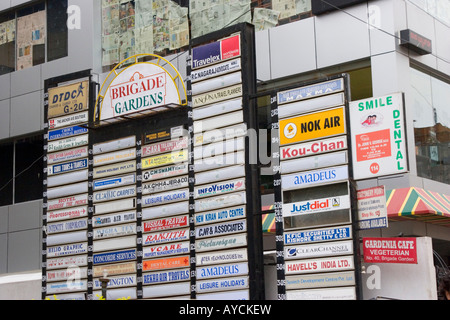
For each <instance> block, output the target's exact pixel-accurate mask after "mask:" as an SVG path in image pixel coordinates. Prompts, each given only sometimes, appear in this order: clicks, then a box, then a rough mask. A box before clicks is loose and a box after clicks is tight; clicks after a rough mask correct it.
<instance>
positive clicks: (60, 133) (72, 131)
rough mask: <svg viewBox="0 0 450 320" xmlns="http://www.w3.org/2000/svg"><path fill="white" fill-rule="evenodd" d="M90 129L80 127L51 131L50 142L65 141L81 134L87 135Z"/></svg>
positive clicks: (49, 134)
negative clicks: (64, 139)
mask: <svg viewBox="0 0 450 320" xmlns="http://www.w3.org/2000/svg"><path fill="white" fill-rule="evenodd" d="M87 132H88V129H86V128H85V127H80V126H73V127H68V128H63V129H59V130H53V131H49V133H48V141H52V140H57V139H63V138H67V137H71V136H76V135H79V134H83V133H87Z"/></svg>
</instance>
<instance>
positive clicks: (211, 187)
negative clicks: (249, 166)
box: [194, 178, 245, 199]
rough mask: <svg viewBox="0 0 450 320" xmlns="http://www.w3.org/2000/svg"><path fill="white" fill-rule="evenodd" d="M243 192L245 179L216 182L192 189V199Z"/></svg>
mask: <svg viewBox="0 0 450 320" xmlns="http://www.w3.org/2000/svg"><path fill="white" fill-rule="evenodd" d="M241 190H245V178H241V179H236V180H228V181H221V182H216V183H213V184H207V185H201V186H198V187H195V188H194V199H197V198H203V197H209V196H216V195H220V194H224V193H229V192H234V191H241Z"/></svg>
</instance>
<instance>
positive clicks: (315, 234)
mask: <svg viewBox="0 0 450 320" xmlns="http://www.w3.org/2000/svg"><path fill="white" fill-rule="evenodd" d="M351 237H352V230H351V227H350V226H343V227H331V228H321V229H313V230H305V231H301V230H300V231H291V232H285V233H284V243H285V244H286V245H290V244H300V243H313V242H323V241H333V240H347V239H351Z"/></svg>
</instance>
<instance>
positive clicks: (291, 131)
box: [284, 122, 297, 139]
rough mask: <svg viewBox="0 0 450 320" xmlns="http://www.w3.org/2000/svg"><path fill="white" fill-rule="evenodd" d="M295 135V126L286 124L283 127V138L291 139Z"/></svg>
mask: <svg viewBox="0 0 450 320" xmlns="http://www.w3.org/2000/svg"><path fill="white" fill-rule="evenodd" d="M296 134H297V126H296V125H295V124H294V123H292V122H291V123H288V124H287V125H286V127H284V136H285V137H286V138H288V139H292V138H293V137H295V135H296Z"/></svg>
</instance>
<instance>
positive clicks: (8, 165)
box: [0, 142, 14, 206]
mask: <svg viewBox="0 0 450 320" xmlns="http://www.w3.org/2000/svg"><path fill="white" fill-rule="evenodd" d="M0 152H1V155H2V156H1V158H0V163H1V167H2V170H0V206H6V205H10V204H12V203H13V185H14V181H13V172H14V171H13V164H14V160H13V159H14V144H13V143H12V142H11V143H6V144H2V145H0Z"/></svg>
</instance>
